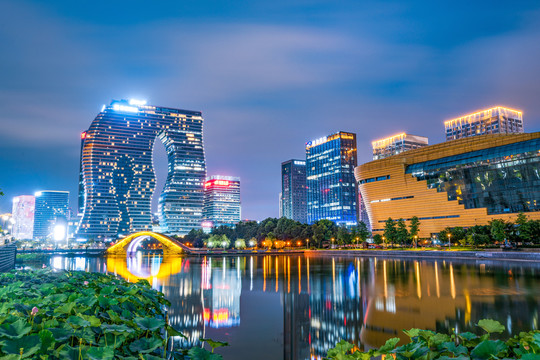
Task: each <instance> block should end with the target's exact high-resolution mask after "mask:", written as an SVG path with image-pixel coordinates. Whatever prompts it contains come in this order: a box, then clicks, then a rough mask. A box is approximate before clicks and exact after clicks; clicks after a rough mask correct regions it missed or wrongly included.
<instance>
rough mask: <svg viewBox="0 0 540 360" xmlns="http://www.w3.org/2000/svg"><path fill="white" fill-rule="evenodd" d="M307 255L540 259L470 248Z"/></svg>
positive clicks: (312, 252)
mask: <svg viewBox="0 0 540 360" xmlns="http://www.w3.org/2000/svg"><path fill="white" fill-rule="evenodd" d="M304 255H306V256H339V257H373V256H375V257H385V258H409V259H443V260H444V259H459V260H463V259H465V260H467V259H468V260H474V259H488V260H500V261H540V252H525V251H486V250H483V251H482V250H479V251H470V250H460V251H453V250H337V249H336V250H306V251H305V252H304Z"/></svg>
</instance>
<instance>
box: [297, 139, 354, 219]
mask: <svg viewBox="0 0 540 360" xmlns="http://www.w3.org/2000/svg"><path fill="white" fill-rule="evenodd" d="M356 165H357V158H356V134H353V133H348V132H342V131H341V132H338V133H335V134H332V135H329V136H326V137H323V138H320V139H317V140H314V141H310V142H308V143H306V176H307V178H306V179H307V181H306V182H307V220H308V223H309V224H313V223H314V222H317V221H318V220H321V219H327V220H331V221H333V222H335V223H336V224H337V225H345V226H348V227H351V226H355V225H357V211H358V202H357V196H356V193H357V192H356V185H355V179H354V168H355V167H356Z"/></svg>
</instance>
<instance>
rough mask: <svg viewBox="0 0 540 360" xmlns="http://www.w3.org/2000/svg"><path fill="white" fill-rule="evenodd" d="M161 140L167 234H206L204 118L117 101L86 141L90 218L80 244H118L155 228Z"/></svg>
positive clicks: (84, 153)
mask: <svg viewBox="0 0 540 360" xmlns="http://www.w3.org/2000/svg"><path fill="white" fill-rule="evenodd" d="M157 139H159V140H160V141H162V142H163V144H164V145H165V149H166V152H167V157H168V174H167V181H166V183H165V186H164V188H163V191H162V193H161V195H160V198H159V217H160V224H161V227H162V228H163V231H164V232H167V233H170V234H180V235H182V234H187V233H188V232H189V231H190V230H191V229H193V228H200V224H201V220H202V207H203V187H204V181H205V177H206V162H205V156H204V148H203V118H202V114H201V112H199V111H189V110H180V109H173V108H165V107H158V106H151V105H146V102H141V101H134V100H130V101H127V100H113V101H112V102H111V104H110V105H109V106H104V107H103V110H102V111H101V112H100V113H99V114H98V115H97V117H96V118H95V119H94V121H93V122H92V124H91V125H90V128H89V129H88V130H87V131H86V132H85V133H84V141H83V144H82V151H81V173H82V184H83V187H84V210H83V217H82V220H81V223H80V225H79V229H78V231H77V235H78V236H80V237H84V238H104V237H116V236H118V235H124V234H128V233H131V232H134V231H140V230H149V229H150V228H151V224H152V219H151V200H152V195H153V194H154V189H155V186H156V176H155V173H154V167H153V163H152V149H153V147H154V144H155V141H156V140H157Z"/></svg>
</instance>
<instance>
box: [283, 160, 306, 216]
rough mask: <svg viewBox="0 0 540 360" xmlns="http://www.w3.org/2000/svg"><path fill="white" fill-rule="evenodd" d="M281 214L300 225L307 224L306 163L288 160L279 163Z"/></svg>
mask: <svg viewBox="0 0 540 360" xmlns="http://www.w3.org/2000/svg"><path fill="white" fill-rule="evenodd" d="M280 203H281V212H280V217H281V216H284V217H286V218H289V219H293V220H295V221H299V222H301V223H304V224H305V223H306V222H307V191H306V161H305V160H294V159H292V160H288V161H285V162H283V163H281V201H280Z"/></svg>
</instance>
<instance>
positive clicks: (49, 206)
mask: <svg viewBox="0 0 540 360" xmlns="http://www.w3.org/2000/svg"><path fill="white" fill-rule="evenodd" d="M35 205H36V207H35V211H34V230H33V238H34V239H41V240H43V239H49V238H51V237H52V236H53V231H54V227H55V226H56V225H62V226H64V228H67V219H68V211H69V208H68V207H69V191H53V190H46V191H38V192H36V193H35Z"/></svg>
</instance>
